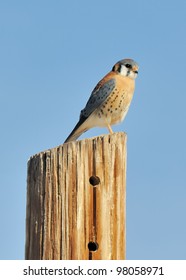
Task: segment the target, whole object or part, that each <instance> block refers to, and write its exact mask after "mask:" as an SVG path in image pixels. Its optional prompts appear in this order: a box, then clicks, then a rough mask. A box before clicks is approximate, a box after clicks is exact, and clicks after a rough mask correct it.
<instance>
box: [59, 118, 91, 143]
mask: <svg viewBox="0 0 186 280" xmlns="http://www.w3.org/2000/svg"><path fill="white" fill-rule="evenodd" d="M87 130H88V128H87V126H86V122H84V121H83V122H82V120H79V122H78V123H77V124H76V126H75V127H74V129H73V130H72V132H71V133H70V134H69V136H68V137H67V139H66V140H65V142H64V143H67V142H71V141H75V140H76V139H77V138H79V137H80V136H81V134H83V133H84V132H85V131H87Z"/></svg>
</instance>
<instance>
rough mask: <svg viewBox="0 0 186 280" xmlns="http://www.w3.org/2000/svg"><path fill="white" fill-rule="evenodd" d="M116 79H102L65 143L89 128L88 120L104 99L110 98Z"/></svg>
mask: <svg viewBox="0 0 186 280" xmlns="http://www.w3.org/2000/svg"><path fill="white" fill-rule="evenodd" d="M115 83H116V82H115V79H110V80H108V81H107V82H105V83H103V80H101V81H100V82H99V83H98V84H97V86H96V87H95V88H94V90H93V91H92V93H91V96H90V98H89V100H88V102H87V104H86V106H85V108H84V109H83V110H81V113H80V118H79V121H78V123H77V124H76V126H75V127H74V129H73V130H72V132H71V133H70V135H69V136H68V137H67V139H66V140H65V142H64V143H66V142H69V141H74V140H76V139H77V138H78V137H79V136H80V135H81V134H82V133H84V132H85V131H86V130H88V129H89V128H87V122H86V120H87V119H88V117H89V116H90V115H91V114H92V113H93V112H94V111H95V110H96V109H98V108H99V106H101V105H102V104H103V103H104V101H105V100H106V99H107V98H108V96H109V95H110V93H111V92H112V91H113V89H114V87H115Z"/></svg>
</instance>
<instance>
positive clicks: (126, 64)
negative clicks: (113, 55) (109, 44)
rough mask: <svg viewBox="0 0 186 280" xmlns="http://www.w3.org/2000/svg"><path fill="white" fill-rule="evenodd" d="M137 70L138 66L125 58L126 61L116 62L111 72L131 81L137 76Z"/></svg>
mask: <svg viewBox="0 0 186 280" xmlns="http://www.w3.org/2000/svg"><path fill="white" fill-rule="evenodd" d="M138 69H139V66H138V64H137V63H136V62H135V61H134V60H132V59H130V58H126V59H122V60H120V61H118V62H117V63H116V64H115V65H114V66H113V68H112V71H114V72H116V73H118V74H120V75H122V76H125V77H129V78H131V79H135V78H136V77H137V75H138Z"/></svg>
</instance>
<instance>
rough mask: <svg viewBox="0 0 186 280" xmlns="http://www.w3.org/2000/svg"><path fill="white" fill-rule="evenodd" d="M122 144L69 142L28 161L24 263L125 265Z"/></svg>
mask: <svg viewBox="0 0 186 280" xmlns="http://www.w3.org/2000/svg"><path fill="white" fill-rule="evenodd" d="M126 139H127V137H126V134H125V133H121V132H120V133H114V134H111V135H110V134H109V135H103V136H99V137H95V138H91V139H84V140H81V141H74V142H69V143H66V144H63V145H61V146H59V147H56V148H53V149H50V150H47V151H44V152H41V153H39V154H36V155H34V156H32V157H31V158H30V159H29V161H28V175H27V214H26V246H25V258H26V259H38V260H60V259H62V260H75V259H77V260H89V259H93V260H120V259H125V252H126ZM94 250H96V251H94Z"/></svg>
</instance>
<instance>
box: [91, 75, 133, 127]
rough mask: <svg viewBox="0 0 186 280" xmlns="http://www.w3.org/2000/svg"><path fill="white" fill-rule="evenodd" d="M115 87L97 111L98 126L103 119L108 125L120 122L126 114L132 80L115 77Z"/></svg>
mask: <svg viewBox="0 0 186 280" xmlns="http://www.w3.org/2000/svg"><path fill="white" fill-rule="evenodd" d="M115 80H116V85H115V87H114V89H113V91H112V92H111V93H110V95H109V96H108V98H107V99H106V100H105V101H104V102H103V104H102V105H101V106H100V107H99V108H98V110H97V113H96V114H97V116H98V118H99V119H100V126H101V123H102V121H103V122H104V119H105V120H106V121H107V123H109V124H111V125H112V124H116V123H118V122H121V121H122V120H123V119H124V117H125V116H126V114H127V111H128V109H129V106H130V103H131V100H132V97H133V94H134V88H135V82H134V80H132V79H130V78H128V77H122V76H120V75H116V77H115Z"/></svg>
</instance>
